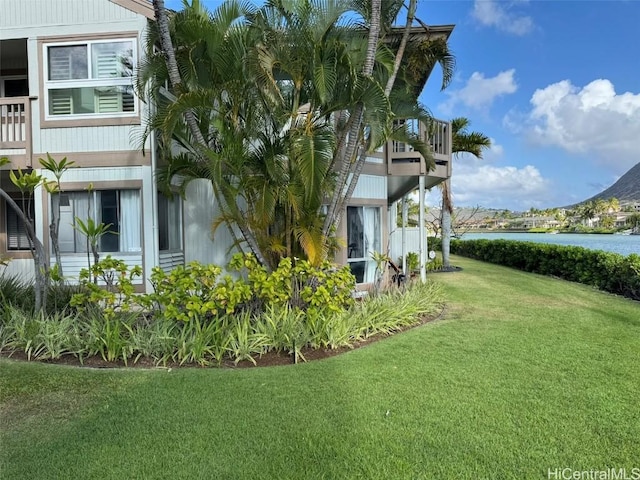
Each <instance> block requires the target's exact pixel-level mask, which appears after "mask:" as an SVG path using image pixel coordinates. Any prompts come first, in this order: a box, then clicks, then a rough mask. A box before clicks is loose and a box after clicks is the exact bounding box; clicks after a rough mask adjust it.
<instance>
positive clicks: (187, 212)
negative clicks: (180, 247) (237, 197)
mask: <svg viewBox="0 0 640 480" xmlns="http://www.w3.org/2000/svg"><path fill="white" fill-rule="evenodd" d="M186 193H187V194H186V201H185V202H184V229H185V231H184V259H185V262H186V263H188V262H191V261H193V260H196V261H198V262H201V263H205V264H207V263H215V264H216V265H220V266H221V267H224V266H225V265H226V264H227V263H228V260H229V257H230V255H231V254H232V253H233V252H235V251H236V250H235V249H234V250H232V251H231V252H230V253H227V252H228V251H229V248H230V247H231V246H232V245H233V239H232V238H231V235H230V233H229V232H228V230H227V228H226V226H225V225H221V226H220V227H218V229H217V230H216V232H215V236H213V237H212V235H211V224H212V223H213V221H214V220H215V219H216V218H217V216H218V215H219V211H218V209H217V208H216V207H215V199H214V196H213V190H212V188H211V184H210V183H209V182H208V181H207V180H194V181H192V182H191V183H190V184H189V186H188V187H187V192H186Z"/></svg>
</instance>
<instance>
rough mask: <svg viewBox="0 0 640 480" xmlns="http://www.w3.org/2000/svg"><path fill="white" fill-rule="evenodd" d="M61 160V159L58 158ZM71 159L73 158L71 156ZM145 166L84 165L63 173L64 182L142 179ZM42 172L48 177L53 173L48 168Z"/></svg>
mask: <svg viewBox="0 0 640 480" xmlns="http://www.w3.org/2000/svg"><path fill="white" fill-rule="evenodd" d="M58 160H59V159H58ZM69 160H73V159H72V158H70V159H69ZM143 168H144V167H105V168H99V167H83V168H70V169H69V170H67V171H66V172H65V173H64V174H63V175H62V183H67V182H111V181H113V182H119V181H123V180H141V179H142V178H143V177H142V171H143ZM41 173H42V174H43V175H45V176H46V177H48V178H49V177H51V178H52V175H51V174H50V173H49V172H47V170H42V171H41Z"/></svg>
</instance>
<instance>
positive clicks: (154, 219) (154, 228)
mask: <svg viewBox="0 0 640 480" xmlns="http://www.w3.org/2000/svg"><path fill="white" fill-rule="evenodd" d="M149 108H150V109H152V110H155V107H154V106H153V105H150V106H149ZM153 113H154V114H155V112H153ZM149 140H150V142H151V149H150V150H151V209H152V214H151V235H152V241H151V243H152V245H153V265H154V266H156V267H157V266H160V244H159V241H158V228H159V227H158V188H157V186H156V168H157V163H158V162H157V155H158V152H157V145H156V131H155V129H154V130H152V131H151V135H150V136H149ZM181 218H182V217H181ZM145 273H146V275H145V277H146V279H147V282H148V281H149V275H150V274H151V272H145Z"/></svg>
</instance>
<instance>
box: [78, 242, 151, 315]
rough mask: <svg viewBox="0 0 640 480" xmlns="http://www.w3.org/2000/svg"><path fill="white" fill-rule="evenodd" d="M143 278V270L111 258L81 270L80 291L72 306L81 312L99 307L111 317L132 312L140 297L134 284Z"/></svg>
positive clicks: (108, 257)
mask: <svg viewBox="0 0 640 480" xmlns="http://www.w3.org/2000/svg"><path fill="white" fill-rule="evenodd" d="M141 276H142V268H141V267H140V266H135V267H131V268H129V267H128V266H127V264H126V263H125V262H123V261H122V260H118V259H116V258H113V257H111V256H110V255H109V256H107V257H106V258H103V259H102V260H100V261H99V262H97V263H95V264H93V265H92V266H91V270H87V269H86V268H83V269H82V270H81V271H80V278H79V280H80V289H79V290H80V291H79V292H77V293H75V294H74V295H73V296H72V297H71V302H70V303H71V306H72V307H75V308H77V309H79V310H83V309H86V308H88V307H89V306H94V305H98V306H100V307H101V308H102V310H103V311H104V313H105V314H106V315H107V316H113V315H114V314H115V313H116V312H128V311H130V310H131V308H132V307H135V305H136V304H137V303H138V302H137V296H135V287H134V285H133V281H134V279H135V278H138V277H141Z"/></svg>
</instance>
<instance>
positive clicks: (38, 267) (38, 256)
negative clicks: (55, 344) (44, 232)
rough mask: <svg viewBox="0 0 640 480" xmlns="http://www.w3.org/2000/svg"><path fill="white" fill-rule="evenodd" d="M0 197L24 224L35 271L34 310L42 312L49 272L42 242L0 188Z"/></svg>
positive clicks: (22, 213) (19, 209) (26, 219)
mask: <svg viewBox="0 0 640 480" xmlns="http://www.w3.org/2000/svg"><path fill="white" fill-rule="evenodd" d="M0 197H2V198H4V201H5V202H6V204H7V205H8V206H9V207H11V208H12V209H13V211H14V212H16V215H18V217H20V220H22V223H24V226H25V230H26V232H27V237H28V238H29V242H30V244H31V254H32V255H33V267H34V270H35V272H34V274H35V283H36V284H35V289H34V290H35V310H36V311H40V310H43V309H45V308H46V306H47V281H48V272H49V268H48V265H47V256H46V255H45V252H44V245H42V242H41V241H40V239H39V238H38V237H37V236H36V231H35V229H34V228H33V224H32V223H31V221H30V220H29V218H28V217H27V215H26V214H25V213H24V211H23V210H22V209H21V208H20V207H19V206H18V204H17V203H16V202H15V201H14V200H13V198H11V197H10V196H9V194H8V193H7V192H5V191H4V189H2V188H0Z"/></svg>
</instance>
